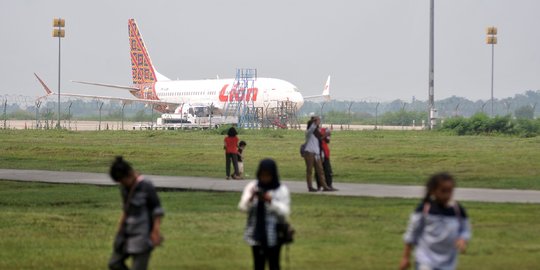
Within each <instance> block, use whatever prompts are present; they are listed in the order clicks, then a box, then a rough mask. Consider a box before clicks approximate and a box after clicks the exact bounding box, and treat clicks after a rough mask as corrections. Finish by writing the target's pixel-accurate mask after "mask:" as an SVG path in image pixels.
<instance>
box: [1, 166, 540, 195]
mask: <svg viewBox="0 0 540 270" xmlns="http://www.w3.org/2000/svg"><path fill="white" fill-rule="evenodd" d="M147 176H148V178H150V179H151V180H152V182H153V183H154V185H155V186H157V187H160V188H172V189H189V190H207V191H235V192H240V191H242V189H243V187H244V186H245V185H246V183H247V181H234V180H231V181H226V180H225V179H223V180H222V179H214V178H204V177H186V176H159V175H147ZM0 179H5V180H18V181H36V182H47V183H69V184H92V185H114V183H113V182H112V181H111V180H110V178H109V177H108V176H107V175H106V174H102V173H84V172H59V171H40V170H11V169H0ZM284 183H285V184H286V185H287V186H288V187H289V189H290V190H291V192H293V193H308V192H307V188H306V184H305V183H304V182H301V181H284ZM335 186H336V187H337V188H339V191H337V192H322V193H318V194H324V195H329V196H367V197H393V198H420V197H421V196H422V193H423V191H424V188H423V187H421V186H398V185H377V184H352V183H335ZM455 197H456V199H457V200H460V201H480V202H513V203H540V191H534V190H508V189H481V188H458V189H457V190H456V194H455Z"/></svg>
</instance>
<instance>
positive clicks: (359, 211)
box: [0, 181, 540, 270]
mask: <svg viewBox="0 0 540 270" xmlns="http://www.w3.org/2000/svg"><path fill="white" fill-rule="evenodd" d="M239 196H240V194H238V193H210V192H160V197H161V199H162V204H163V206H164V208H165V210H166V217H165V219H164V222H163V226H162V230H163V234H164V236H165V238H166V241H165V243H164V246H163V247H162V248H159V249H157V250H156V251H155V252H154V254H153V258H152V262H151V269H174V270H176V269H227V270H229V269H251V257H250V256H251V254H250V249H249V247H248V246H247V245H246V244H245V243H244V242H243V240H242V232H243V226H244V223H245V215H244V214H243V213H241V212H239V211H238V210H237V209H236V204H237V202H238V200H239ZM416 203H417V201H416V200H402V199H373V198H350V197H343V198H338V197H326V196H321V195H293V198H292V210H293V214H292V222H293V225H294V226H295V227H296V229H297V231H298V233H297V237H296V239H297V240H296V242H295V243H294V244H293V245H292V246H291V248H290V264H289V266H290V269H340V270H342V269H396V268H397V264H398V262H399V259H400V255H401V251H402V242H401V237H402V234H403V231H404V229H405V226H406V222H407V218H408V215H409V213H410V211H412V209H413V208H414V206H415V204H416ZM120 207H121V206H120V198H119V192H118V190H117V189H116V188H115V187H97V186H85V185H54V184H43V183H19V182H11V181H0V211H1V213H2V218H1V219H0V235H1V237H0V250H1V252H0V269H92V270H93V269H105V268H106V267H105V265H106V262H107V259H108V257H109V254H110V252H111V248H112V238H113V235H114V229H115V228H116V223H117V220H118V217H119V214H120ZM465 207H466V208H467V209H468V212H469V215H470V216H471V217H472V218H471V219H472V225H473V234H474V236H473V241H472V242H471V245H470V248H469V250H468V253H467V254H466V255H463V256H461V257H460V268H459V269H538V266H539V265H540V256H539V254H540V231H539V230H538V224H539V223H540V207H539V206H538V205H525V204H486V203H465ZM283 254H284V253H283Z"/></svg>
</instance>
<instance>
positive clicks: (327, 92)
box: [322, 75, 330, 100]
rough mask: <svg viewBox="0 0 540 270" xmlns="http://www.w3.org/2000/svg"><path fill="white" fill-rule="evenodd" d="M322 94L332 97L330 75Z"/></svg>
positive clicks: (328, 97) (327, 97)
mask: <svg viewBox="0 0 540 270" xmlns="http://www.w3.org/2000/svg"><path fill="white" fill-rule="evenodd" d="M322 95H323V97H325V98H326V99H328V100H329V99H330V75H328V79H327V80H326V84H325V85H324V89H323V92H322Z"/></svg>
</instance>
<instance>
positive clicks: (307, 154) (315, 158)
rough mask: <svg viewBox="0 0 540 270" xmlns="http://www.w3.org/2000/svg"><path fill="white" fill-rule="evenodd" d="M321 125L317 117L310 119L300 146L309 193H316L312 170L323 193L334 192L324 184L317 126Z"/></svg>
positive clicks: (319, 134) (319, 136)
mask: <svg viewBox="0 0 540 270" xmlns="http://www.w3.org/2000/svg"><path fill="white" fill-rule="evenodd" d="M320 125H321V119H320V118H319V117H315V116H314V117H312V118H311V120H309V121H308V123H307V130H306V142H305V144H304V145H303V146H302V150H301V151H302V156H303V157H304V160H305V162H306V182H307V187H308V191H309V192H317V191H318V189H316V188H314V187H313V180H312V179H313V169H315V171H316V172H317V175H318V176H319V177H318V178H317V179H316V181H318V184H319V185H318V186H319V187H322V189H323V191H335V190H336V189H333V188H331V187H329V186H328V185H327V184H326V178H325V177H324V169H323V165H322V157H321V141H320V140H321V138H322V136H321V133H320V131H319V126H320Z"/></svg>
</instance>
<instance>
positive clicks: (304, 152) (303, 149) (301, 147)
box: [300, 143, 306, 157]
mask: <svg viewBox="0 0 540 270" xmlns="http://www.w3.org/2000/svg"><path fill="white" fill-rule="evenodd" d="M305 154H306V144H305V143H304V144H302V145H300V156H302V157H304V155H305Z"/></svg>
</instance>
